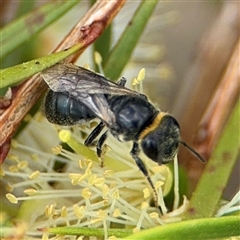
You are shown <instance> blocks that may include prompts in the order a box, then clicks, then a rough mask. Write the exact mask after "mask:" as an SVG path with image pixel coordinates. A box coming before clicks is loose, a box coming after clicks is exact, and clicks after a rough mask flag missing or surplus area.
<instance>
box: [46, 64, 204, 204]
mask: <svg viewBox="0 0 240 240" xmlns="http://www.w3.org/2000/svg"><path fill="white" fill-rule="evenodd" d="M42 76H43V78H44V80H45V81H46V83H47V84H48V86H49V87H50V90H49V92H48V93H47V95H46V98H45V104H44V108H45V114H46V117H47V119H48V120H49V121H50V122H51V123H55V124H59V125H68V126H69V125H74V124H81V123H84V122H86V121H90V120H92V119H94V118H99V119H100V120H101V122H100V123H99V124H98V125H97V127H96V128H95V129H94V130H93V131H92V132H91V134H90V135H89V136H88V138H87V139H86V141H85V145H87V146H91V145H92V144H93V141H94V140H95V139H96V138H97V136H98V135H99V134H100V132H101V131H102V130H103V128H104V127H105V126H106V127H107V128H108V130H107V131H105V132H104V133H103V134H102V135H101V137H100V138H99V140H98V142H97V146H96V148H97V155H98V157H99V158H101V154H102V146H103V143H104V142H105V140H106V139H107V134H108V131H110V133H111V134H112V135H113V136H114V137H116V138H117V139H118V140H119V141H133V146H132V150H131V152H130V154H131V156H132V157H133V159H134V160H135V162H136V164H137V166H138V167H139V169H140V170H141V171H142V173H143V174H144V176H145V177H146V178H147V180H148V182H149V184H150V185H151V187H152V189H153V192H154V199H155V203H156V206H158V200H157V199H158V198H157V192H156V190H155V187H154V185H153V182H152V180H151V178H150V177H149V174H148V170H147V168H146V167H145V165H144V163H143V162H142V160H141V159H140V158H139V156H138V155H139V153H140V149H142V151H143V152H144V153H145V155H146V156H147V157H149V158H150V159H151V160H153V161H155V162H157V163H158V164H159V165H161V164H165V163H168V162H170V161H172V160H173V159H174V157H175V155H176V154H177V152H178V147H179V144H180V143H181V144H183V145H184V146H185V147H187V148H188V149H189V150H190V151H191V152H192V153H194V154H195V155H196V156H197V157H198V158H199V159H200V160H201V161H202V162H205V161H204V159H203V158H202V157H201V156H200V155H199V154H198V153H197V152H196V151H195V150H193V149H192V148H191V147H189V146H188V145H187V144H186V143H185V142H183V141H182V140H181V138H180V128H179V124H178V122H177V121H176V119H175V118H173V117H172V116H171V115H169V114H168V113H164V112H161V111H160V110H158V109H156V108H155V107H154V106H153V105H152V104H151V103H150V102H149V101H148V98H147V97H146V96H145V95H143V94H140V93H138V92H135V91H133V90H130V89H128V88H126V87H124V86H125V83H126V79H125V78H121V79H120V80H119V82H118V83H114V82H112V81H110V80H108V79H106V78H105V77H103V76H101V75H99V74H96V73H94V72H92V71H89V70H87V69H85V68H81V67H78V66H75V65H73V64H56V65H54V66H53V67H51V68H49V69H47V70H45V71H43V72H42Z"/></svg>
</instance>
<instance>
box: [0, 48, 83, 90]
mask: <svg viewBox="0 0 240 240" xmlns="http://www.w3.org/2000/svg"><path fill="white" fill-rule="evenodd" d="M81 46H82V45H81V44H76V45H74V46H72V47H71V48H68V49H66V50H63V51H61V52H57V53H53V54H51V55H47V56H44V57H41V58H37V59H34V60H31V61H29V62H25V63H22V64H19V65H16V66H13V67H9V68H5V69H2V70H0V88H4V87H8V86H11V85H13V84H16V83H19V82H21V81H22V80H24V79H26V78H28V77H30V76H32V75H34V74H36V73H38V72H41V71H42V70H44V69H46V68H48V67H51V66H52V65H54V64H56V63H58V62H60V61H61V60H63V59H65V58H67V57H68V56H70V55H72V54H74V53H76V52H77V51H79V50H80V49H81Z"/></svg>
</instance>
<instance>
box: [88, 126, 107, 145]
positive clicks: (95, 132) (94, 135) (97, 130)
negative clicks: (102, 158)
mask: <svg viewBox="0 0 240 240" xmlns="http://www.w3.org/2000/svg"><path fill="white" fill-rule="evenodd" d="M104 127H105V124H104V123H103V122H100V123H99V124H98V125H97V126H96V127H95V128H94V129H93V131H92V132H91V133H90V134H89V136H88V137H87V139H86V140H85V142H84V145H85V146H87V147H91V146H92V145H93V141H94V140H95V139H96V138H97V136H98V135H99V134H100V132H101V131H102V130H103V128H104Z"/></svg>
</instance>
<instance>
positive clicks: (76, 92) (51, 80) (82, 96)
mask: <svg viewBox="0 0 240 240" xmlns="http://www.w3.org/2000/svg"><path fill="white" fill-rule="evenodd" d="M42 76H43V79H44V80H45V82H46V83H47V84H48V86H49V87H50V89H51V90H53V91H54V92H64V93H66V94H68V95H69V96H70V97H72V98H74V99H76V100H77V101H79V102H81V103H83V104H84V105H86V106H87V107H88V108H89V109H90V110H91V111H92V112H93V113H94V114H96V117H98V118H100V119H101V120H102V121H103V122H104V123H105V124H106V125H108V126H109V125H111V124H112V123H114V122H115V115H114V113H113V112H112V111H111V110H110V108H109V105H108V101H107V99H106V97H105V96H104V94H110V95H124V94H128V95H129V94H131V95H139V93H137V92H135V91H132V90H130V89H127V88H124V87H122V86H119V85H117V84H116V83H113V82H111V81H109V80H108V79H106V78H105V77H103V76H102V75H99V74H96V73H94V72H92V71H89V70H87V69H85V68H81V67H78V66H76V65H73V64H56V65H54V66H53V67H51V68H48V69H46V70H45V71H43V72H42Z"/></svg>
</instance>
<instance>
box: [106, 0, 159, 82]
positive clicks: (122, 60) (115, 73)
mask: <svg viewBox="0 0 240 240" xmlns="http://www.w3.org/2000/svg"><path fill="white" fill-rule="evenodd" d="M157 3H158V1H147V0H146V1H142V3H141V4H140V6H139V8H138V9H137V11H136V12H135V13H134V16H133V18H132V19H131V20H130V23H129V25H128V27H127V28H126V29H125V31H124V33H123V34H122V36H121V38H120V39H119V41H118V43H117V44H116V46H115V47H114V48H113V50H112V51H111V52H110V55H109V57H108V59H107V62H106V64H104V65H103V68H104V73H105V75H106V76H107V77H108V78H110V79H117V78H118V77H119V76H120V74H121V72H122V70H123V68H124V67H125V65H126V64H127V63H128V61H129V59H130V57H131V55H132V52H133V50H134V48H135V46H136V45H137V42H138V40H139V38H140V37H141V35H142V33H143V30H144V28H145V26H146V24H147V22H148V20H149V18H150V17H151V15H152V13H153V10H154V9H155V7H156V5H157ZM113 66H114V67H113Z"/></svg>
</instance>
